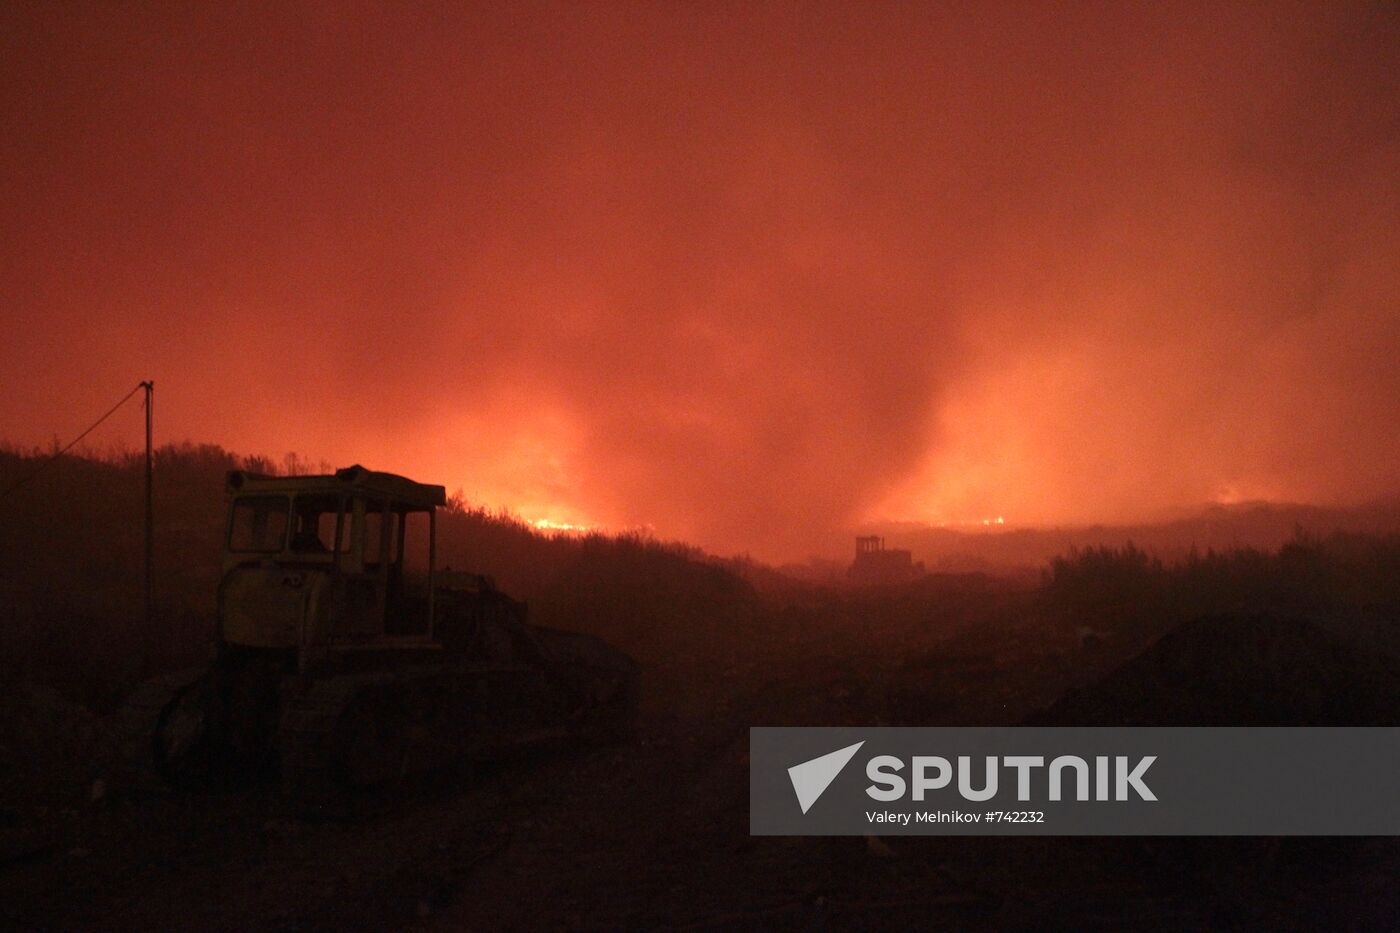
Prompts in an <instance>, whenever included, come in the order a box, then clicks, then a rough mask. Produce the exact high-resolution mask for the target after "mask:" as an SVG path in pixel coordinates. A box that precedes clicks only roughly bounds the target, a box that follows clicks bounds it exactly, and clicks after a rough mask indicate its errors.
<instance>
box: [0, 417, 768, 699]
mask: <svg viewBox="0 0 1400 933" xmlns="http://www.w3.org/2000/svg"><path fill="white" fill-rule="evenodd" d="M46 457H47V454H45V453H44V452H43V451H38V450H35V451H17V450H12V449H11V450H0V489H5V488H9V487H10V486H11V485H12V484H13V483H15V482H17V481H18V480H20V479H21V478H23V477H25V476H27V475H29V474H31V473H32V472H33V470H34V469H35V468H36V467H37V466H39V464H41V463H42V462H43V460H44V459H45V458H46ZM143 462H144V461H143V458H142V457H141V456H140V455H137V454H125V453H123V454H117V455H114V456H108V457H92V456H64V457H62V458H60V459H58V460H56V461H54V462H53V463H52V464H50V465H49V466H47V467H46V468H44V469H43V470H42V471H41V472H40V473H39V474H38V475H36V476H35V477H34V478H33V479H32V480H30V481H29V482H27V483H25V485H23V486H22V487H21V488H20V489H18V490H16V491H15V492H14V493H13V494H11V495H10V496H8V497H7V498H6V499H4V500H0V658H3V659H4V660H3V662H0V663H3V664H4V666H5V668H6V670H5V671H4V673H5V674H9V675H20V676H24V677H25V678H26V679H29V680H31V681H35V682H39V683H47V684H51V685H54V686H57V687H59V688H60V689H62V690H64V691H65V692H67V693H69V694H70V695H71V696H73V697H75V698H77V699H79V700H81V701H83V702H85V703H88V704H91V705H94V706H97V707H99V708H101V707H105V706H107V705H109V704H110V703H112V702H113V701H115V700H116V699H117V698H118V696H119V695H120V694H121V693H122V692H123V691H124V690H126V689H127V688H129V687H130V686H131V685H132V684H134V683H135V682H137V681H138V680H139V679H141V678H142V677H145V676H148V675H150V674H152V673H155V672H158V671H161V670H166V669H170V668H174V667H179V666H186V665H197V664H199V663H201V662H202V661H203V660H204V658H205V652H206V651H207V646H208V644H209V641H210V636H211V633H212V624H213V612H214V597H215V589H216V586H217V583H218V577H219V560H220V553H221V547H222V538H223V534H224V521H225V507H226V506H225V499H224V479H225V473H226V472H227V471H228V470H231V469H248V470H253V471H256V472H262V473H287V472H325V471H329V470H330V469H331V467H330V466H329V465H327V464H312V463H307V462H305V461H303V460H301V459H299V458H297V457H296V456H294V455H288V456H287V457H284V458H283V459H282V460H281V461H273V460H271V459H269V458H266V457H240V456H238V455H236V454H233V453H231V452H229V451H226V450H224V449H223V448H221V447H217V446H214V445H193V444H181V445H171V446H166V447H162V448H160V449H159V450H158V451H157V455H156V469H155V494H156V568H157V571H156V580H157V587H156V589H157V593H156V599H157V612H156V614H155V618H154V619H153V620H152V621H151V623H150V624H147V623H146V621H145V618H144V609H143V600H142V580H143V562H142V540H143V539H142V529H143V524H142V522H143V515H144V512H143V504H142V503H143V498H142V490H143V485H142V484H143V472H142V471H143ZM423 479H431V477H423ZM438 534H439V555H440V556H439V562H440V564H442V565H444V566H450V567H453V568H455V569H460V570H469V571H472V572H478V573H485V574H488V575H490V576H492V577H494V579H495V580H496V583H497V585H498V586H500V588H501V589H503V590H505V591H506V592H508V593H510V594H511V595H513V596H515V597H516V598H520V599H524V600H526V601H528V602H529V603H530V606H531V614H532V618H533V619H534V620H535V621H536V622H538V623H539V624H542V625H546V626H554V627H560V628H570V629H575V630H580V631H587V632H592V633H594V634H599V635H602V636H604V637H607V638H609V639H613V640H617V641H618V642H619V643H620V644H621V645H622V646H623V647H625V648H626V649H627V650H629V651H631V652H633V653H635V654H636V655H638V656H639V657H640V658H641V659H642V660H644V661H645V660H649V659H651V658H653V657H655V655H656V653H657V652H658V651H659V650H660V649H659V647H658V644H657V640H658V638H661V639H663V640H664V641H665V643H666V650H667V651H670V650H671V649H673V648H674V647H675V646H676V645H677V644H678V643H679V644H684V642H685V640H686V638H703V637H705V633H706V632H709V631H713V630H714V629H716V628H722V627H726V626H730V625H733V624H737V623H739V622H741V621H743V620H745V619H748V618H750V617H751V615H752V612H753V606H754V603H755V600H756V597H755V595H754V593H753V590H752V588H751V587H750V586H749V584H747V583H746V582H744V581H743V580H742V579H740V578H739V577H738V576H736V575H735V574H733V573H730V572H729V571H727V570H726V569H725V568H724V567H723V566H721V565H720V564H719V563H718V562H716V561H713V560H712V559H709V558H707V557H706V556H705V555H703V554H702V553H701V552H699V551H697V550H695V549H693V548H688V547H686V546H683V545H679V544H668V543H662V542H659V541H656V540H653V539H650V538H647V537H644V536H641V535H637V534H625V535H621V536H615V537H614V536H608V535H602V534H587V535H580V536H566V535H551V534H543V533H540V532H538V531H536V530H535V529H533V528H531V527H530V526H529V525H527V524H525V523H524V522H522V521H521V520H519V519H517V518H515V517H513V516H511V515H509V514H507V513H502V512H491V511H488V510H486V509H482V508H479V507H473V506H471V505H469V504H468V503H466V502H465V501H464V499H463V498H462V497H461V495H460V494H459V495H457V496H454V497H453V498H452V500H451V502H450V503H449V506H448V507H447V508H446V509H445V510H444V511H443V514H442V515H441V516H440V523H439V532H438ZM681 636H683V637H681Z"/></svg>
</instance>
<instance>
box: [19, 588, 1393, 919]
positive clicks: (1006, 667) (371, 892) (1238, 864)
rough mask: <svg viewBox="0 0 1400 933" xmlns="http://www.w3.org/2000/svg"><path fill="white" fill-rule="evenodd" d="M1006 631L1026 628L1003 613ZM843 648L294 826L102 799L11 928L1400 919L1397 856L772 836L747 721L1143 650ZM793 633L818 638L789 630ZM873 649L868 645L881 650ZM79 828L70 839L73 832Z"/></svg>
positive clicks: (935, 693)
mask: <svg viewBox="0 0 1400 933" xmlns="http://www.w3.org/2000/svg"><path fill="white" fill-rule="evenodd" d="M1008 618H1010V617H1009V616H1008ZM1016 618H1017V619H1019V620H1020V621H1018V622H1015V623H1013V622H1009V621H1007V622H1004V624H1002V625H1001V626H1000V627H996V626H992V627H989V628H988V629H987V630H986V631H984V632H982V633H979V634H977V635H976V636H975V637H974V636H969V635H968V634H967V633H966V632H964V633H963V634H961V635H959V634H956V633H946V632H945V633H942V634H939V635H932V636H929V637H928V639H927V640H926V642H925V643H922V644H914V643H912V642H910V641H908V640H905V641H903V642H901V643H902V644H903V648H902V649H901V650H899V651H891V650H890V645H891V643H892V642H891V640H890V639H889V638H881V639H862V638H860V637H846V638H843V639H842V640H841V641H840V643H839V644H835V645H833V644H832V643H830V642H823V641H822V640H821V639H815V638H814V639H807V640H803V639H800V638H798V641H797V642H793V643H788V644H778V645H772V646H769V647H770V648H771V649H772V650H768V651H738V650H735V651H730V652H727V653H711V654H709V655H706V656H703V657H702V656H701V654H700V653H698V652H696V653H690V654H689V655H687V656H683V657H677V659H676V660H675V661H674V663H672V664H668V665H652V666H651V667H649V668H648V671H647V678H646V687H647V692H646V697H647V699H646V702H645V707H644V711H643V716H642V718H641V722H640V727H639V730H638V736H637V740H636V741H635V742H633V743H630V744H624V745H618V746H613V747H607V748H556V749H542V750H537V751H535V752H532V753H531V754H530V755H529V756H528V757H524V758H520V759H516V760H513V761H508V762H503V763H500V764H498V765H493V766H492V767H490V768H489V769H483V770H479V771H477V772H476V773H473V774H452V775H438V776H435V777H433V778H432V779H430V780H423V781H419V782H417V783H414V784H411V785H407V786H401V787H396V788H393V789H392V790H391V791H387V792H385V793H383V794H380V795H377V796H376V797H361V798H358V799H356V800H354V801H351V802H348V803H344V804H341V805H339V806H338V807H337V808H336V812H335V813H333V814H331V815H329V816H324V817H321V818H308V817H307V816H306V815H305V814H296V813H292V812H290V811H289V810H288V808H287V806H286V805H285V804H284V803H283V801H282V800H281V799H279V797H278V796H277V795H276V794H275V793H274V792H273V791H271V790H251V791H243V792H238V793H224V794H207V795H183V796H179V795H173V794H166V793H148V794H144V795H141V794H117V793H111V794H107V795H106V796H105V797H104V798H103V799H102V800H101V801H99V802H97V803H95V804H93V805H91V806H89V807H87V808H85V809H82V810H81V811H79V812H75V813H73V814H72V815H71V818H70V819H69V820H68V822H69V823H71V825H67V826H66V828H65V829H64V831H63V832H62V833H61V834H59V835H58V836H56V837H55V838H54V839H53V840H52V841H51V842H50V844H48V845H46V846H42V847H37V848H36V849H35V850H34V851H30V852H25V853H21V854H19V855H16V856H15V857H12V858H10V859H9V860H8V861H7V862H6V863H5V864H4V865H3V866H0V922H3V923H4V924H6V925H8V926H11V927H14V928H16V929H52V930H74V929H103V930H107V929H110V930H138V929H139V930H149V929H211V930H247V929H258V930H339V929H405V928H407V929H423V930H457V929H474V930H476V929H487V930H493V929H626V928H631V929H636V928H657V927H662V928H677V929H729V928H764V929H773V928H777V929H826V928H861V929H869V928H876V929H909V928H923V929H946V930H1000V929H1022V930H1043V929H1075V930H1084V929H1116V928H1124V927H1132V928H1135V929H1148V930H1151V929H1162V930H1177V929H1216V928H1238V929H1315V928H1317V927H1318V926H1320V925H1324V924H1325V925H1327V926H1331V927H1336V928H1338V929H1386V928H1393V922H1394V920H1395V918H1397V917H1400V891H1397V886H1396V885H1395V884H1394V881H1395V879H1396V878H1397V877H1400V854H1398V853H1397V848H1396V846H1395V845H1393V844H1392V843H1391V842H1390V841H1389V840H1363V841H1361V842H1358V843H1350V842H1346V841H1342V842H1340V843H1339V842H1338V841H1336V840H1323V841H1321V843H1318V844H1309V843H1308V841H1307V840H1288V841H1285V842H1284V844H1282V845H1280V844H1278V843H1276V842H1269V841H1261V840H1172V841H1170V842H1169V843H1163V844H1159V845H1153V844H1151V843H1149V842H1145V841H1141V840H1113V839H1074V838H1067V839H1054V838H1041V839H1035V838H1025V839H1012V838H951V837H950V838H921V839H909V838H903V839H893V838H891V839H887V840H886V839H877V838H864V839H862V838H830V839H827V838H762V837H751V836H750V835H749V834H748V825H747V823H748V799H747V794H748V769H747V757H746V756H747V729H748V727H749V726H751V725H779V724H854V723H864V724H878V723H916V722H917V723H924V724H983V723H985V724H996V723H1010V722H1016V721H1019V720H1020V719H1021V718H1023V717H1024V716H1026V715H1027V714H1029V713H1031V712H1032V711H1034V710H1035V709H1037V708H1040V707H1043V706H1045V705H1047V704H1048V703H1050V702H1052V701H1053V700H1054V699H1055V698H1056V697H1057V696H1059V695H1061V694H1062V693H1063V692H1064V691H1065V690H1066V689H1067V688H1068V687H1069V686H1072V685H1075V684H1079V683H1083V682H1085V681H1088V680H1091V679H1093V678H1094V677H1096V676H1099V675H1100V674H1101V673H1102V672H1103V671H1105V670H1108V669H1110V668H1112V667H1114V666H1115V665H1117V664H1118V663H1119V662H1120V661H1121V660H1122V657H1121V656H1122V655H1125V654H1129V653H1131V652H1132V651H1133V650H1135V649H1134V646H1131V645H1122V646H1119V647H1117V648H1113V647H1109V648H1107V649H1104V648H1096V649H1094V650H1088V649H1084V648H1083V647H1082V646H1080V645H1078V644H1077V643H1075V642H1074V641H1073V640H1072V639H1071V638H1069V637H1060V638H1058V639H1056V638H1047V637H1044V633H1043V632H1041V633H1039V634H1040V635H1041V636H1042V637H1038V638H1035V639H1031V638H1027V637H1025V635H1026V630H1025V626H1029V625H1033V624H1034V621H1033V619H1029V618H1028V617H1026V616H1024V615H1022V614H1018V615H1016ZM793 637H794V638H797V636H793ZM862 645H865V650H862V649H861V646H862ZM60 822H62V821H60Z"/></svg>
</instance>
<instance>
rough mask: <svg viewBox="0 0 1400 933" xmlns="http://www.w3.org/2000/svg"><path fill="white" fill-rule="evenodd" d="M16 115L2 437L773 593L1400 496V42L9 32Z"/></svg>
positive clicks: (839, 19)
mask: <svg viewBox="0 0 1400 933" xmlns="http://www.w3.org/2000/svg"><path fill="white" fill-rule="evenodd" d="M0 102H2V103H0V108H3V110H0V113H3V116H4V119H5V121H6V124H7V125H8V126H10V127H11V128H12V131H11V132H10V133H8V134H7V138H6V141H5V143H4V145H3V146H0V205H2V206H3V217H4V221H3V223H4V225H5V236H4V237H3V241H2V242H0V285H3V288H4V294H5V302H4V308H5V312H4V315H5V319H4V320H5V339H4V340H3V341H0V371H3V372H5V373H6V378H5V380H4V388H5V391H4V392H3V393H0V437H3V438H5V439H8V440H9V441H12V442H16V443H21V444H42V443H47V442H48V441H49V439H50V438H51V437H52V436H53V435H55V434H56V435H59V436H62V437H64V438H65V439H66V438H68V437H71V436H72V435H73V434H74V433H76V432H77V431H78V430H80V429H81V428H83V427H85V426H86V424H87V423H88V422H89V421H91V420H92V418H94V417H95V416H96V415H97V414H99V413H100V412H101V411H102V410H104V409H105V408H106V407H107V406H108V405H109V404H110V403H111V402H112V401H114V400H115V399H116V398H118V397H120V396H121V394H122V393H124V392H125V391H126V390H127V389H128V388H129V387H130V386H131V385H133V384H134V383H135V382H136V381H137V380H138V379H146V378H150V379H154V380H155V381H156V383H157V387H158V401H157V413H158V419H159V420H158V425H159V428H160V431H161V434H162V436H163V437H164V438H165V439H178V438H185V437H189V438H193V439H196V440H210V441H216V442H219V443H222V444H224V445H226V446H229V447H231V448H234V449H238V450H240V451H246V452H273V453H277V452H280V451H284V450H294V451H298V452H300V453H303V454H306V455H308V456H310V457H312V458H315V459H325V460H328V461H331V462H333V463H336V464H338V465H339V464H346V463H349V462H353V461H360V462H364V463H366V464H367V465H370V466H372V467H375V468H379V469H392V470H398V471H401V472H405V473H407V474H409V475H412V476H415V477H417V478H422V479H425V480H432V481H440V482H444V483H446V484H447V485H448V486H449V488H455V487H458V486H460V487H462V488H463V490H464V491H465V493H466V494H467V496H468V498H470V499H472V500H474V501H478V502H484V503H487V504H492V505H505V506H508V507H511V508H513V509H515V510H517V511H518V512H520V513H521V514H523V515H525V516H526V517H527V518H542V517H548V518H552V519H554V520H558V521H584V522H597V523H604V524H606V525H609V526H614V527H620V526H630V525H648V526H651V527H654V528H655V529H656V530H657V531H658V532H659V533H661V534H663V535H665V536H667V537H677V538H684V539H687V540H691V541H694V542H695V543H698V544H701V545H703V546H706V547H709V548H712V549H715V550H719V551H736V550H749V551H752V552H753V553H755V554H756V555H759V556H768V557H775V558H779V557H802V556H805V554H806V553H808V552H809V547H808V542H810V541H812V540H813V539H814V538H816V537H818V536H821V535H823V534H830V533H833V532H834V531H835V530H838V529H844V528H846V527H848V526H849V525H851V524H852V523H855V522H859V521H862V520H866V519H877V518H880V519H903V520H919V521H934V522H936V521H964V520H980V519H982V518H985V517H990V516H1004V517H1005V518H1006V519H1007V521H1009V522H1014V523H1017V524H1021V525H1026V524H1036V523H1054V522H1096V521H1097V522H1111V521H1129V520H1140V519H1146V518H1151V517H1153V516H1156V515H1160V514H1162V513H1164V512H1168V511H1170V510H1173V509H1176V508H1180V507H1186V506H1190V505H1194V504H1197V503H1203V502H1211V501H1234V500H1238V499H1255V498H1260V499H1278V500H1290V501H1306V502H1316V503H1324V504H1346V503H1354V502H1360V501H1364V500H1367V499H1370V498H1373V497H1377V496H1382V495H1386V494H1390V493H1393V492H1395V491H1396V490H1397V488H1400V440H1397V438H1400V430H1397V429H1400V423H1398V422H1400V369H1397V367H1396V366H1395V363H1394V361H1395V360H1396V358H1397V356H1400V263H1397V261H1396V259H1397V257H1398V256H1400V10H1397V8H1396V7H1395V5H1393V4H1384V3H1377V4H1340V3H1330V4H1259V5H1231V6H1225V5H1220V4H1211V5H1200V6H1183V5H1180V4H1169V5H1163V6H1162V7H1161V8H1134V9H1126V8H1122V7H1120V6H1117V5H1109V4H1103V5H1096V4H1083V5H1076V6H1075V7H1074V8H1073V9H1055V10H1050V9H1048V8H1046V7H1044V6H1042V5H1038V4H1024V5H1022V4H1010V5H1002V6H990V5H978V6H977V7H976V8H975V9H973V10H969V9H966V8H963V9H957V8H954V7H951V6H950V7H948V8H945V9H936V8H931V7H924V6H919V7H915V8H903V7H895V6H888V5H874V4H846V3H837V4H829V5H820V4H802V5H796V4H792V5H790V4H766V5H762V6H758V7H755V6H754V5H751V4H735V5H722V4H705V5H700V6H697V7H694V8H687V7H678V6H661V5H626V4H591V5H582V4H561V5H525V4H511V5H507V6H486V5H483V6H481V7H479V8H471V9H464V8H462V7H460V6H458V5H447V4H444V5H425V6H416V7H413V8H409V7H407V6H406V5H398V4H385V5H376V4H299V5H295V7H294V8H275V7H260V6H234V5H215V6H210V7H207V8H206V7H202V6H188V5H182V4H155V5H150V6H148V7H145V8H143V9H133V8H117V7H103V6H97V5H91V6H87V5H84V6H72V7H44V6H39V5H30V6H22V5H18V4H12V5H9V6H7V7H6V8H5V9H4V10H3V12H0ZM123 417H125V418H126V420H125V421H123V422H121V423H119V424H115V425H112V426H109V427H108V428H104V430H103V432H101V433H99V434H98V435H96V438H97V441H98V443H110V442H114V441H115V440H116V439H117V438H126V439H127V440H128V442H129V443H132V444H134V443H137V442H138V440H139V434H138V433H137V432H138V420H139V414H137V413H135V412H134V410H133V411H132V412H130V413H128V414H127V415H124V416H123Z"/></svg>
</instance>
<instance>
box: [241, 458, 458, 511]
mask: <svg viewBox="0 0 1400 933" xmlns="http://www.w3.org/2000/svg"><path fill="white" fill-rule="evenodd" d="M225 486H226V488H227V489H228V491H229V493H231V494H232V493H268V494H282V495H294V494H296V493H332V494H337V495H339V494H355V493H358V494H361V495H366V496H370V497H379V498H384V497H387V498H389V499H392V500H394V502H395V503H397V504H401V505H409V506H414V507H418V508H431V507H433V506H440V505H445V504H446V503H447V490H446V489H445V488H444V487H442V486H434V485H431V484H428V483H415V482H414V481H413V480H411V479H409V478H407V477H405V476H399V475H398V474H397V473H378V472H375V471H374V470H366V469H365V468H364V467H362V466H360V465H359V464H358V463H357V464H355V465H354V466H348V467H345V468H344V469H341V470H336V471H335V472H334V473H321V474H315V475H310V476H268V475H267V474H265V473H250V472H248V471H247V470H229V472H228V478H227V480H226V481H225Z"/></svg>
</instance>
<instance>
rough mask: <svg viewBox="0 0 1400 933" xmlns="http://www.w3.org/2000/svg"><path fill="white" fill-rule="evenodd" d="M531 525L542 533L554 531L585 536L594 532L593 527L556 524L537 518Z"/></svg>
mask: <svg viewBox="0 0 1400 933" xmlns="http://www.w3.org/2000/svg"><path fill="white" fill-rule="evenodd" d="M530 525H531V526H533V527H534V528H536V529H538V530H540V531H554V532H559V533H561V534H583V533H584V532H588V531H592V530H593V529H594V527H595V526H593V525H576V524H574V523H573V522H556V521H554V520H553V519H551V518H537V519H535V520H534V521H532V522H530Z"/></svg>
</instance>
